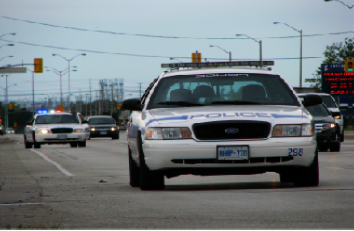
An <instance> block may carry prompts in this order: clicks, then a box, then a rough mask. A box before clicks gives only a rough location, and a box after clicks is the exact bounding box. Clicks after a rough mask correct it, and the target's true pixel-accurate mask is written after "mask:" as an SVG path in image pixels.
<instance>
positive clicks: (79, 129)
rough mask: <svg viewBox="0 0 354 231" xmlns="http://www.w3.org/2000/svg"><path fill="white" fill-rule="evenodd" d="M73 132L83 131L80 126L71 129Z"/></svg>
mask: <svg viewBox="0 0 354 231" xmlns="http://www.w3.org/2000/svg"><path fill="white" fill-rule="evenodd" d="M73 132H74V133H75V132H84V129H82V128H76V129H74V130H73Z"/></svg>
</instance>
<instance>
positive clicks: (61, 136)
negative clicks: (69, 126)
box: [58, 134, 68, 140]
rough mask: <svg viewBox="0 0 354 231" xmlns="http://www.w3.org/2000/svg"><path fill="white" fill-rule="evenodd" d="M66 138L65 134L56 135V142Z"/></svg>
mask: <svg viewBox="0 0 354 231" xmlns="http://www.w3.org/2000/svg"><path fill="white" fill-rule="evenodd" d="M67 138H68V135H66V134H60V135H58V140H66V139H67Z"/></svg>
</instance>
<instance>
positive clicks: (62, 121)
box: [23, 113, 87, 148]
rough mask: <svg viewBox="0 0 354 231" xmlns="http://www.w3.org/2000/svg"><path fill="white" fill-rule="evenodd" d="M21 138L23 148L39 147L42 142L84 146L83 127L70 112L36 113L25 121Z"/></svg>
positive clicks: (84, 134) (84, 133) (84, 135)
mask: <svg viewBox="0 0 354 231" xmlns="http://www.w3.org/2000/svg"><path fill="white" fill-rule="evenodd" d="M83 123H87V121H83ZM23 138H24V143H25V148H32V146H33V147H34V148H41V145H42V144H70V146H71V147H77V146H79V147H86V132H85V127H84V126H82V125H81V124H80V122H79V121H78V119H77V118H75V116H73V115H72V114H70V113H44V114H36V115H35V116H34V118H33V120H32V121H30V122H28V123H27V125H26V127H25V129H24V134H23Z"/></svg>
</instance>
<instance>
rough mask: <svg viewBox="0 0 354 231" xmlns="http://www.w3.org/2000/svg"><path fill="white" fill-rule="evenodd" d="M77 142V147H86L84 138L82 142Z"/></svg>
mask: <svg viewBox="0 0 354 231" xmlns="http://www.w3.org/2000/svg"><path fill="white" fill-rule="evenodd" d="M77 144H78V145H79V147H86V140H84V141H82V142H77Z"/></svg>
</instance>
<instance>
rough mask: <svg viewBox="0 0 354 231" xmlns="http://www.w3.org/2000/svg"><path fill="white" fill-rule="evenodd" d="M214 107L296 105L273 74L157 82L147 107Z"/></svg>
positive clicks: (233, 75) (183, 77)
mask: <svg viewBox="0 0 354 231" xmlns="http://www.w3.org/2000/svg"><path fill="white" fill-rule="evenodd" d="M215 104H219V105H220V104H221V105H222V104H225V105H230V104H234V105H245V104H264V105H292V106H300V105H299V103H298V101H297V99H296V97H295V96H294V94H293V92H292V91H291V90H290V88H289V87H288V85H287V84H285V83H284V81H283V80H282V79H281V78H280V77H279V76H277V75H261V74H212V75H187V76H184V75H183V76H173V77H166V78H163V79H161V80H160V81H159V82H158V85H157V87H156V88H155V90H154V93H153V95H152V96H151V98H150V101H149V103H148V107H147V108H148V109H152V108H169V107H186V106H204V105H205V106H207V105H215Z"/></svg>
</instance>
